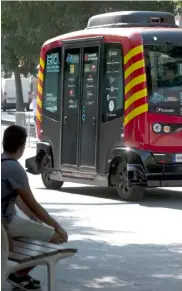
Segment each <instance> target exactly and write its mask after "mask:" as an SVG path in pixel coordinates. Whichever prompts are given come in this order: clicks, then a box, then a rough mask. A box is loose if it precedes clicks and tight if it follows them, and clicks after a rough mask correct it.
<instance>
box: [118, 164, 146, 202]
mask: <svg viewBox="0 0 182 291" xmlns="http://www.w3.org/2000/svg"><path fill="white" fill-rule="evenodd" d="M116 189H117V193H118V195H119V197H120V198H121V199H122V200H125V201H140V200H142V198H143V196H144V193H145V187H140V186H134V187H130V186H129V185H128V184H127V164H126V161H125V160H121V162H120V163H119V165H118V167H117V171H116Z"/></svg>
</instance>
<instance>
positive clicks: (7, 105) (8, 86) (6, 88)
mask: <svg viewBox="0 0 182 291" xmlns="http://www.w3.org/2000/svg"><path fill="white" fill-rule="evenodd" d="M21 83H22V91H23V100H24V105H25V108H26V109H27V110H29V104H30V82H29V79H28V78H21ZM1 108H2V109H3V111H6V110H7V109H16V87H15V79H14V78H7V79H2V87H1Z"/></svg>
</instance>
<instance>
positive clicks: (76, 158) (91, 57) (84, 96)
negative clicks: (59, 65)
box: [61, 42, 100, 172]
mask: <svg viewBox="0 0 182 291" xmlns="http://www.w3.org/2000/svg"><path fill="white" fill-rule="evenodd" d="M99 54H100V45H99V43H97V44H96V43H95V42H94V43H92V44H89V43H87V44H83V43H82V46H81V47H80V46H79V47H74V48H72V47H70V45H67V44H65V48H64V56H63V58H64V73H63V106H62V109H63V114H62V116H63V120H62V135H61V137H62V138H61V140H62V150H61V165H62V166H63V167H65V166H68V167H71V168H73V167H74V168H75V169H77V170H78V169H87V170H91V171H94V172H95V171H96V156H97V136H98V96H99V94H98V93H99V74H98V73H99V59H100V58H99Z"/></svg>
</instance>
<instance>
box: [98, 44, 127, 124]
mask: <svg viewBox="0 0 182 291" xmlns="http://www.w3.org/2000/svg"><path fill="white" fill-rule="evenodd" d="M104 51H105V52H104V82H103V86H104V87H103V102H102V108H103V114H102V117H103V118H102V119H103V121H109V120H112V119H115V118H118V117H119V116H121V115H123V109H124V82H123V54H122V49H121V45H120V44H105V50H104Z"/></svg>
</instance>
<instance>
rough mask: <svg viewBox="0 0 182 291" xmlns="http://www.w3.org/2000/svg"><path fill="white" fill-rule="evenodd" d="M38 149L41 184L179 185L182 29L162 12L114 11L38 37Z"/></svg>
mask: <svg viewBox="0 0 182 291" xmlns="http://www.w3.org/2000/svg"><path fill="white" fill-rule="evenodd" d="M37 135H38V138H39V142H38V143H37V153H36V156H35V157H32V158H30V159H27V160H26V167H27V171H28V172H30V173H32V174H41V175H42V180H43V183H44V185H45V186H46V187H47V188H50V189H58V188H60V187H61V186H62V185H63V183H64V181H69V182H70V181H71V182H78V183H83V184H92V185H100V186H109V187H116V189H117V192H118V194H119V196H120V197H121V199H123V200H128V201H132V200H140V199H142V197H143V195H144V192H145V189H146V188H149V187H150V188H154V187H170V186H173V187H175V186H178V187H179V186H182V29H181V28H179V27H178V26H177V25H175V19H174V16H173V15H172V14H170V13H167V12H149V11H147V12H146V11H141V12H140V11H136V12H129V11H127V12H114V13H106V14H102V15H96V16H93V17H92V18H90V19H89V21H88V25H87V28H86V29H84V30H82V31H76V32H72V33H68V34H64V35H61V36H58V37H55V38H53V39H51V40H48V41H46V42H45V43H44V45H43V46H42V48H41V53H40V70H39V80H38V96H37Z"/></svg>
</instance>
